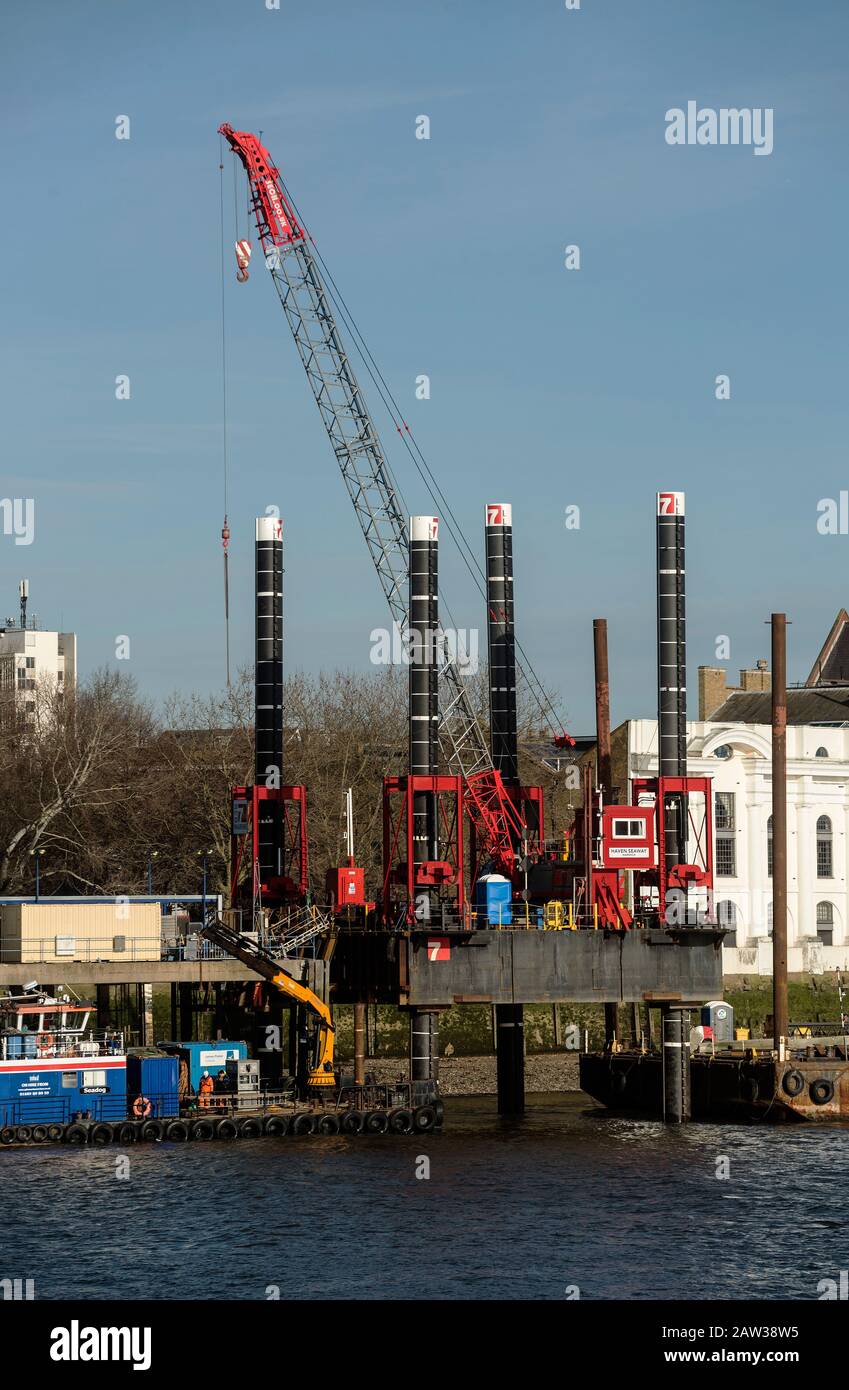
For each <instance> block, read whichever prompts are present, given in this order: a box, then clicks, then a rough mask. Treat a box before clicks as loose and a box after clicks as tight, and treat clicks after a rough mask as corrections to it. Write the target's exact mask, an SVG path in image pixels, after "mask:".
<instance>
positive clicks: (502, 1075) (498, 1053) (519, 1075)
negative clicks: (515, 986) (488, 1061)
mask: <svg viewBox="0 0 849 1390" xmlns="http://www.w3.org/2000/svg"><path fill="white" fill-rule="evenodd" d="M495 1032H496V1041H495V1063H496V1073H497V1078H498V1113H499V1115H523V1114H524V1112H525V1010H524V1007H523V1005H521V1004H496V1006H495Z"/></svg>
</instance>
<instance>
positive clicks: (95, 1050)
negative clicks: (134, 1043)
mask: <svg viewBox="0 0 849 1390" xmlns="http://www.w3.org/2000/svg"><path fill="white" fill-rule="evenodd" d="M123 1053H124V1034H123V1033H121V1032H117V1031H115V1030H112V1029H109V1030H107V1031H105V1032H102V1033H76V1034H64V1033H58V1034H56V1033H51V1032H50V1031H49V1030H48V1029H45V1030H44V1031H43V1032H19V1031H16V1032H8V1033H0V1058H2V1059H3V1061H7V1062H26V1061H30V1060H31V1061H32V1062H33V1063H34V1064H35V1066H34V1069H36V1070H37V1064H38V1062H39V1061H41V1060H43V1059H44V1058H48V1057H53V1058H56V1057H67V1058H68V1060H69V1063H70V1062H71V1061H72V1060H73V1063H74V1065H75V1066H79V1067H86V1066H88V1064H89V1062H90V1061H96V1060H97V1058H98V1057H118V1056H123Z"/></svg>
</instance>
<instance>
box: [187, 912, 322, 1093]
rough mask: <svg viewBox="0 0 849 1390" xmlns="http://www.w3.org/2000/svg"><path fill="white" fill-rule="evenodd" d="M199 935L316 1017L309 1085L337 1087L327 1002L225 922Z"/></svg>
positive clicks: (214, 923)
mask: <svg viewBox="0 0 849 1390" xmlns="http://www.w3.org/2000/svg"><path fill="white" fill-rule="evenodd" d="M200 935H201V936H206V937H208V938H209V940H210V941H214V942H215V944H216V945H217V946H220V947H221V949H222V950H224V951H226V952H227V954H228V955H230V956H235V957H236V959H237V960H240V961H243V962H244V964H245V965H247V966H248V968H249V969H250V970H253V971H254V972H255V973H256V974H257V975H261V976H262V977H263V979H265V980H268V982H269V984H272V985H274V987H275V989H279V990H280V992H281V994H285V995H287V996H288V997H289V998H290V999H294V1000H295V1001H296V1002H297V1003H298V1004H303V1005H304V1006H305V1007H306V1008H308V1009H310V1010H311V1011H312V1012H313V1013H314V1014H315V1015H316V1016H317V1018H318V1020H319V1024H318V1049H317V1055H316V1060H315V1065H314V1066H313V1067H312V1068H311V1070H310V1074H309V1084H310V1086H333V1085H335V1077H334V1075H333V1044H334V1036H335V1029H334V1027H333V1018H332V1015H331V1013H330V1009H329V1008H328V1006H327V1005H326V1004H325V1002H324V1000H323V999H319V997H318V995H317V994H315V993H314V991H313V990H311V989H309V987H308V986H307V985H302V984H300V983H299V981H298V980H293V979H292V976H291V975H287V973H286V971H285V970H281V969H280V966H279V964H278V963H277V961H276V960H275V959H274V957H273V956H272V955H270V953H269V952H268V951H264V950H263V948H262V947H261V946H259V945H258V944H257V943H256V942H255V941H252V940H251V939H250V937H245V936H241V935H240V934H239V932H236V931H233V929H232V928H231V927H228V926H227V925H226V924H225V923H224V922H220V921H219V922H209V923H207V925H206V926H205V927H202V928H201V932H200Z"/></svg>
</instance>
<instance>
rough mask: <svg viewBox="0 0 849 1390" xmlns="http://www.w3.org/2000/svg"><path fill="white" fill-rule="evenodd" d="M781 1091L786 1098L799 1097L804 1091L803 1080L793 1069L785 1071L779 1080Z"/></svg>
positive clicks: (799, 1073) (800, 1074)
mask: <svg viewBox="0 0 849 1390" xmlns="http://www.w3.org/2000/svg"><path fill="white" fill-rule="evenodd" d="M781 1089H782V1091H783V1092H784V1094H785V1095H786V1096H790V1097H791V1098H792V1097H793V1096H800V1095H801V1094H802V1092H803V1091H804V1089H805V1078H804V1076H803V1075H802V1073H801V1072H800V1071H796V1069H795V1067H791V1069H790V1071H786V1072H785V1073H784V1075H783V1076H782V1078H781Z"/></svg>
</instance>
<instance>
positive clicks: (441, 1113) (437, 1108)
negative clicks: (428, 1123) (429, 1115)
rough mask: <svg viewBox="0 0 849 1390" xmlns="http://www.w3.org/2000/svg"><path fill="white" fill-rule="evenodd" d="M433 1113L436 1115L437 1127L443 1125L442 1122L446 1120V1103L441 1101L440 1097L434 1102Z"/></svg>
mask: <svg viewBox="0 0 849 1390" xmlns="http://www.w3.org/2000/svg"><path fill="white" fill-rule="evenodd" d="M433 1113H434V1114H435V1115H436V1123H437V1125H441V1124H442V1121H443V1120H444V1119H445V1103H444V1102H443V1101H442V1100H440V1099H439V1097H438V1096H437V1098H436V1100H435V1101H434V1102H433Z"/></svg>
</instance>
